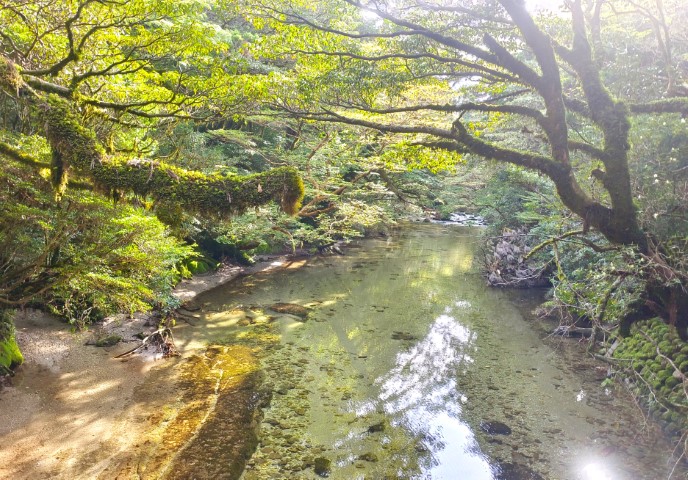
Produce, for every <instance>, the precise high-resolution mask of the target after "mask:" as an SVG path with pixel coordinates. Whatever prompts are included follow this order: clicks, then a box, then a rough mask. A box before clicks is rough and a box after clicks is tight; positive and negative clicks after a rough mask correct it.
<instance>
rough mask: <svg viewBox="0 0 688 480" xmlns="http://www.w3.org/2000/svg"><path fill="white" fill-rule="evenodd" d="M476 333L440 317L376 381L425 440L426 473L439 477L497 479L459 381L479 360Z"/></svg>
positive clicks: (387, 404) (388, 408) (394, 411)
mask: <svg viewBox="0 0 688 480" xmlns="http://www.w3.org/2000/svg"><path fill="white" fill-rule="evenodd" d="M468 305H469V304H468V302H465V301H460V302H457V306H459V307H466V306H468ZM447 310H449V311H450V309H447ZM448 313H449V312H448ZM476 337H477V334H476V333H475V332H471V331H470V330H469V329H468V328H466V327H465V326H463V325H461V323H459V321H458V320H457V319H456V318H455V317H453V316H451V315H449V314H443V315H440V316H439V317H437V318H436V319H435V320H434V321H433V323H432V324H431V325H430V328H429V331H428V334H427V335H426V336H425V338H423V339H422V340H420V341H419V342H418V343H417V344H416V345H414V346H413V347H412V348H410V349H409V350H408V351H404V352H400V353H399V354H397V358H396V366H395V367H394V368H393V369H392V370H391V371H390V372H389V373H387V374H386V375H384V376H382V377H381V378H379V379H377V380H376V383H377V384H379V385H380V401H381V402H382V403H383V407H384V410H385V413H387V414H388V415H390V416H391V417H392V418H395V419H396V420H395V421H397V422H400V423H402V424H403V426H404V427H405V428H406V429H408V430H409V431H410V432H412V433H413V434H414V436H416V437H417V438H421V439H423V447H424V448H425V449H427V451H428V452H429V456H430V465H428V468H427V469H426V473H428V474H430V475H431V476H432V478H434V479H440V478H447V479H449V478H470V479H472V480H483V479H485V480H491V479H492V478H493V476H492V473H491V469H490V464H489V462H488V460H487V459H486V457H485V456H484V455H483V454H482V452H481V451H480V447H479V446H478V444H477V442H476V440H475V437H474V435H473V432H472V431H471V429H470V427H469V426H468V425H467V424H466V423H465V422H463V421H462V420H461V412H462V403H463V402H465V401H467V398H466V397H465V395H463V394H461V393H459V392H460V391H459V390H458V389H457V383H456V378H457V372H459V371H461V370H462V367H463V366H465V365H467V364H472V363H473V362H474V360H473V358H472V356H471V353H472V352H473V351H475V349H476V347H475V339H476Z"/></svg>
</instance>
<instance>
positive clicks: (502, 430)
mask: <svg viewBox="0 0 688 480" xmlns="http://www.w3.org/2000/svg"><path fill="white" fill-rule="evenodd" d="M480 429H481V430H482V431H483V432H485V433H487V434H489V435H511V428H509V426H508V425H507V424H505V423H502V422H496V421H492V422H480Z"/></svg>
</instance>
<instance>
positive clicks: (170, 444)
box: [138, 345, 263, 479]
mask: <svg viewBox="0 0 688 480" xmlns="http://www.w3.org/2000/svg"><path fill="white" fill-rule="evenodd" d="M256 353H257V352H256V349H255V348H253V347H249V346H245V345H231V346H222V345H216V346H210V347H208V348H207V350H205V352H203V353H199V354H196V355H193V356H192V357H190V358H189V359H188V360H187V361H186V363H185V364H183V365H182V366H181V372H180V375H179V381H178V384H177V388H178V391H179V397H178V399H177V402H176V403H175V404H172V405H168V406H167V407H166V408H165V409H164V410H163V411H161V412H160V413H159V416H158V418H156V419H153V423H156V424H157V428H155V429H154V430H153V432H152V433H151V434H150V435H149V439H148V445H149V446H150V447H149V451H148V453H147V454H146V455H144V456H143V457H144V458H142V461H141V463H140V465H139V467H138V471H139V472H144V475H143V477H144V478H168V479H183V478H214V479H215V478H217V479H236V478H238V477H239V476H240V474H241V472H242V471H243V469H244V464H245V461H246V460H247V459H248V458H249V457H250V455H251V454H252V453H253V450H254V449H255V445H256V441H257V440H256V432H255V430H256V427H257V425H258V422H259V415H260V409H259V408H260V406H261V404H262V402H263V397H261V396H260V395H258V394H256V391H257V390H258V387H259V385H260V378H261V374H260V372H259V368H258V367H259V364H258V358H257V356H256Z"/></svg>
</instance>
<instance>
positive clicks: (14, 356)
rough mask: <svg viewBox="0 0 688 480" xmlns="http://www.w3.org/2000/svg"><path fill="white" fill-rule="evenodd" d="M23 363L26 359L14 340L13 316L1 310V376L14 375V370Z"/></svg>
mask: <svg viewBox="0 0 688 480" xmlns="http://www.w3.org/2000/svg"><path fill="white" fill-rule="evenodd" d="M23 361H24V357H23V356H22V354H21V352H20V351H19V346H18V345H17V341H16V339H15V338H14V324H13V323H12V315H11V313H10V312H8V311H7V310H0V375H6V374H9V373H12V368H14V367H16V366H17V365H20V364H21V363H22V362H23Z"/></svg>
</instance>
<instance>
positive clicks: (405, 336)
mask: <svg viewBox="0 0 688 480" xmlns="http://www.w3.org/2000/svg"><path fill="white" fill-rule="evenodd" d="M392 340H406V341H413V340H418V337H417V336H416V335H412V334H411V333H409V332H394V333H392Z"/></svg>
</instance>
